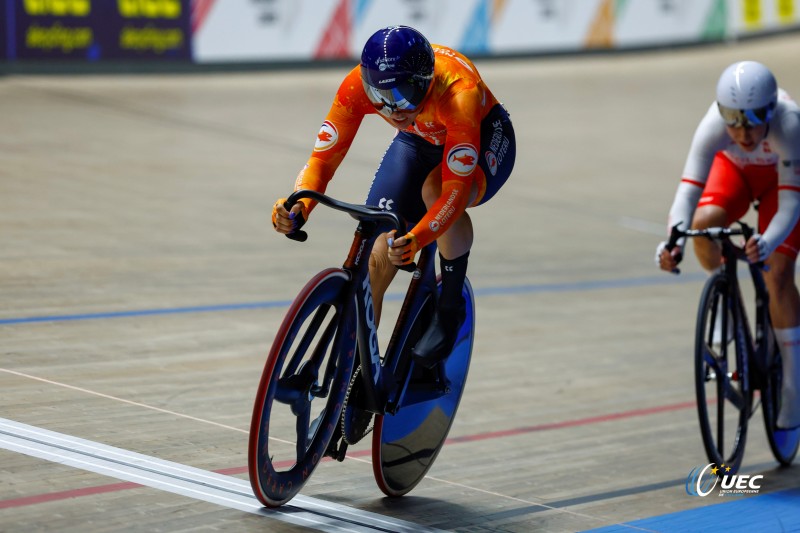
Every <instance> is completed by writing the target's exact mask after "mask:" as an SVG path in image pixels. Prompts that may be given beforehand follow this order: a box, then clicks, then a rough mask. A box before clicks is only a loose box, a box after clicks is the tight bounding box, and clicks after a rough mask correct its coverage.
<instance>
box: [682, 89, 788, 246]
mask: <svg viewBox="0 0 800 533" xmlns="http://www.w3.org/2000/svg"><path fill="white" fill-rule="evenodd" d="M753 202H758V204H759V209H758V231H759V232H760V233H761V234H762V239H763V240H764V241H765V243H766V248H765V249H766V253H765V254H764V256H765V257H768V256H769V255H770V254H772V252H774V251H777V252H779V253H782V254H785V255H787V256H789V257H791V258H792V259H796V258H797V254H798V250H800V226H798V224H797V222H798V219H800V107H799V106H798V105H797V104H796V103H795V101H794V100H792V99H791V97H789V95H788V94H787V93H786V92H785V91H783V90H780V89H779V91H778V104H777V107H776V109H775V114H774V116H773V118H772V120H771V121H770V122H769V125H768V130H767V135H766V137H765V138H764V139H763V140H762V141H761V142H760V144H759V145H758V146H757V147H756V148H755V149H754V150H753V151H752V152H746V151H744V150H743V149H742V148H741V147H739V145H737V144H736V143H735V142H734V141H733V140H732V139H731V137H730V136H729V135H728V133H727V129H726V126H725V122H724V121H723V119H722V117H721V116H720V113H719V110H718V109H717V104H716V102H714V103H713V104H712V105H711V107H710V108H709V109H708V112H707V113H706V115H705V117H703V119H702V121H701V122H700V125H699V126H698V127H697V130H696V131H695V134H694V138H693V139H692V145H691V148H690V150H689V155H688V157H687V160H686V165H685V166H684V169H683V176H682V179H681V183H680V185H679V186H678V190H677V192H676V194H675V200H674V202H673V204H672V208H671V209H670V212H669V227H672V226H673V225H674V224H679V227H680V228H681V229H687V228H689V227H691V221H692V217H693V215H694V211H695V209H696V208H697V206H704V205H717V206H720V207H722V208H723V209H725V211H726V212H727V215H728V221H727V223H728V224H730V223H732V222H734V221H736V220H738V219H740V218H742V217H743V216H744V215H745V213H746V212H747V210H748V209H749V207H750V204H751V203H753Z"/></svg>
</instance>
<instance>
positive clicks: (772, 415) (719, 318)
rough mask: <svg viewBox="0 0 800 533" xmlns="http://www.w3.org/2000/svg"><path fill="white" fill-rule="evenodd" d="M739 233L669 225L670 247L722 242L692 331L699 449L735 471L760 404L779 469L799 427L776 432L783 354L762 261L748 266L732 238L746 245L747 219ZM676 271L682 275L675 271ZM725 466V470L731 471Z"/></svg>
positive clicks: (793, 448)
mask: <svg viewBox="0 0 800 533" xmlns="http://www.w3.org/2000/svg"><path fill="white" fill-rule="evenodd" d="M736 224H737V225H738V226H739V227H738V228H718V227H715V228H708V229H703V230H686V231H681V230H679V229H678V228H677V225H676V226H675V227H673V228H672V232H671V235H670V239H669V241H668V243H667V249H668V250H672V249H673V248H674V247H675V245H676V243H677V242H678V240H679V239H680V238H682V237H695V238H697V237H703V238H708V239H712V240H714V241H716V242H718V243H720V245H721V247H722V266H721V268H720V269H719V270H717V271H716V272H715V273H714V274H712V275H711V276H710V277H709V278H708V280H707V281H706V284H705V287H704V289H703V292H702V296H701V297H700V305H699V308H698V312H697V325H696V330H695V354H694V355H695V356H694V370H695V391H696V395H697V414H698V419H699V422H700V431H701V433H702V436H703V445H704V447H705V450H706V454H707V456H708V459H709V461H711V462H713V463H715V464H717V465H720V466H724V467H725V468H726V470H725V473H726V474H729V475H732V474H735V473H736V472H737V471H738V469H739V467H740V466H741V463H742V459H743V457H744V447H745V442H746V440H747V424H748V421H749V419H750V417H751V416H752V414H753V413H754V412H755V410H756V409H757V407H758V403H755V404H754V397H755V391H759V402H760V404H761V410H762V412H763V415H764V425H765V428H766V433H767V440H768V441H769V445H770V448H771V449H772V453H773V455H774V456H775V458H776V459H777V460H778V462H779V463H780V464H781V465H783V466H788V465H790V464H791V463H792V460H793V459H794V457H795V455H796V454H797V449H798V444H800V428H797V429H792V430H782V429H779V428H777V427H775V419H776V418H777V416H778V412H779V409H780V402H781V394H780V393H781V381H782V377H783V374H782V368H781V354H780V351H779V349H778V344H777V342H776V340H775V336H774V333H773V330H772V322H771V320H770V316H769V294H768V293H767V288H766V285H765V284H764V278H763V274H762V272H763V270H764V268H765V266H764V264H763V263H755V264H750V263H748V262H747V257H746V255H745V253H744V249H743V247H741V246H737V245H736V244H734V243H733V242H732V241H731V238H730V237H731V236H734V235H741V236H743V237H744V240H745V241H746V240H747V239H749V238H750V236H751V235H753V229H752V228H751V227H750V226H748V225H747V224H746V223H744V222H741V221H739V222H737V223H736ZM740 261H744V262H745V263H747V264H748V267H749V271H750V277H751V278H752V282H753V289H754V292H755V307H754V309H755V324H754V329H751V327H750V322H749V320H748V316H747V310H746V309H745V300H744V297H743V296H742V291H741V286H740V284H739V279H738V276H737V267H738V265H739V262H740ZM676 273H679V271H676ZM728 467H729V468H730V470H728Z"/></svg>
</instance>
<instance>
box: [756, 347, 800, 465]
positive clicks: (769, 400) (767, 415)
mask: <svg viewBox="0 0 800 533" xmlns="http://www.w3.org/2000/svg"><path fill="white" fill-rule="evenodd" d="M782 382H783V367H782V366H781V354H780V352H779V351H778V346H777V343H773V351H772V353H771V356H770V357H769V361H768V363H767V376H766V383H765V386H764V388H763V390H762V391H761V396H762V397H761V404H762V406H763V407H762V410H763V411H764V426H765V428H766V430H767V440H769V447H770V448H771V449H772V454H773V455H774V456H775V459H777V460H778V462H779V463H780V464H781V465H783V466H789V465H791V464H792V461H793V460H794V458H795V455H797V448H798V446H800V428H796V429H778V428H777V427H775V420H776V419H777V418H778V413H779V412H780V408H781V384H782Z"/></svg>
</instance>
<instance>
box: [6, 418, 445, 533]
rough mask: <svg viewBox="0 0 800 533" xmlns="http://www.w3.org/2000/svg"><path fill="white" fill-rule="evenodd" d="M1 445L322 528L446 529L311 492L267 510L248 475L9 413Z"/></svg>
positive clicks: (409, 531)
mask: <svg viewBox="0 0 800 533" xmlns="http://www.w3.org/2000/svg"><path fill="white" fill-rule="evenodd" d="M0 447H2V448H5V449H7V450H10V451H13V452H18V453H22V454H25V455H30V456H32V457H37V458H39V459H45V460H47V461H52V462H55V463H59V464H63V465H67V466H72V467H75V468H80V469H83V470H87V471H90V472H95V473H97V474H102V475H104V476H109V477H113V478H116V479H121V480H124V481H130V482H133V483H138V484H140V485H145V486H148V487H152V488H155V489H159V490H163V491H166V492H171V493H173V494H180V495H182V496H186V497H189V498H194V499H196V500H202V501H205V502H209V503H213V504H216V505H221V506H224V507H228V508H231V509H238V510H240V511H244V512H247V513H253V514H259V515H263V516H265V517H268V518H272V519H276V520H280V521H282V522H288V523H291V524H295V525H298V526H303V527H306V528H313V529H318V530H320V531H331V532H367V531H369V532H374V531H384V532H392V533H412V532H419V531H429V532H436V531H440V530H437V529H432V528H425V527H423V526H421V525H419V524H414V523H412V522H406V521H403V520H398V519H394V518H391V517H385V516H382V515H379V514H375V513H369V512H366V511H361V510H358V509H353V508H350V507H347V506H344V505H338V504H334V503H328V502H324V501H321V500H317V499H314V498H309V497H305V496H296V497H295V498H294V499H293V500H292V501H291V504H289V505H285V506H284V507H282V508H279V509H266V508H264V507H263V506H262V505H261V503H260V502H259V501H258V500H257V499H256V498H255V496H254V495H253V492H252V488H251V487H250V483H249V482H248V481H246V480H243V479H238V478H235V477H231V476H225V475H222V474H217V473H214V472H208V471H206V470H200V469H198V468H193V467H190V466H186V465H182V464H179V463H173V462H170V461H164V460H161V459H157V458H155V457H149V456H147V455H142V454H138V453H134V452H131V451H128V450H123V449H120V448H114V447H111V446H106V445H104V444H100V443H97V442H92V441H89V440H84V439H80V438H77V437H72V436H69V435H64V434H62V433H56V432H53V431H48V430H45V429H41V428H37V427H34V426H29V425H27V424H21V423H19V422H14V421H13V420H8V419H4V418H0Z"/></svg>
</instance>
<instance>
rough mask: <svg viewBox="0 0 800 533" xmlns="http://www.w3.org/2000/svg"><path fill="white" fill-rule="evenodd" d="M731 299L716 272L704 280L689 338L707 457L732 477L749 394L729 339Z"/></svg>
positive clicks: (741, 356)
mask: <svg viewBox="0 0 800 533" xmlns="http://www.w3.org/2000/svg"><path fill="white" fill-rule="evenodd" d="M733 298H734V296H733V295H732V294H731V290H730V289H729V287H728V282H727V280H726V279H725V277H724V276H722V275H721V274H716V275H714V276H712V277H711V278H709V279H708V281H707V282H706V286H705V288H704V290H703V295H702V297H701V299H700V308H699V310H698V314H697V329H696V335H695V391H696V394H697V414H698V418H699V422H700V431H701V433H702V435H703V445H704V446H705V449H706V454H707V455H708V459H709V460H710V461H711V462H713V463H715V464H717V465H719V466H724V467H725V468H726V469H727V468H728V467H730V470H729V471H728V472H730V473H731V474H733V473H735V472H736V471H737V470H738V468H739V465H740V464H741V462H742V458H743V457H744V446H745V441H746V436H747V421H748V419H749V417H750V410H751V408H752V400H753V392H752V389H751V388H750V385H749V376H748V374H747V362H746V361H745V357H746V355H745V350H746V348H745V347H744V346H741V345H740V342H739V340H735V339H734V337H736V335H734V326H735V325H734V321H733V313H732V311H731V310H732V308H733Z"/></svg>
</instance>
